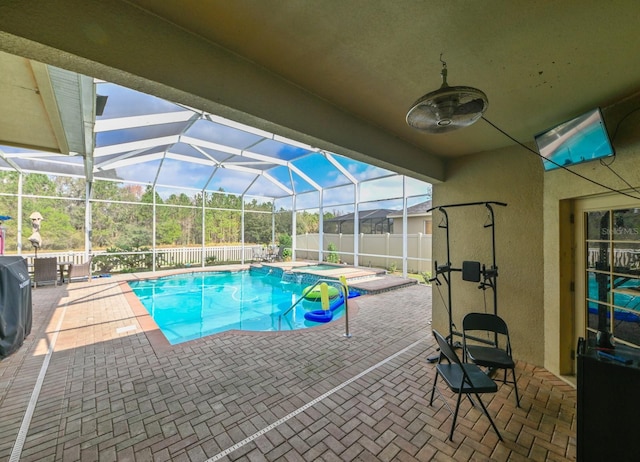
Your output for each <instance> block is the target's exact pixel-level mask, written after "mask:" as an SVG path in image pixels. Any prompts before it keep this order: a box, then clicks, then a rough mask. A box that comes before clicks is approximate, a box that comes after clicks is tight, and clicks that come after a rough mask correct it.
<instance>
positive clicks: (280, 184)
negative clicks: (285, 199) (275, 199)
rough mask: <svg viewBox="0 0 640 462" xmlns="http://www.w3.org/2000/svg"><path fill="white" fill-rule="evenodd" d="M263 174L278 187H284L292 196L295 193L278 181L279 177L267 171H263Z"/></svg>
mask: <svg viewBox="0 0 640 462" xmlns="http://www.w3.org/2000/svg"><path fill="white" fill-rule="evenodd" d="M262 176H263V177H265V178H266V179H267V180H269V181H270V182H271V183H273V184H274V185H276V186H277V187H278V188H280V189H282V190H283V191H284V192H286V193H287V194H289V195H290V196H291V195H293V191H292V190H291V189H289V188H287V187H286V186H285V185H284V184H282V183H281V182H280V181H278V180H277V179H275V178H274V177H272V176H271V175H269V174H268V173H267V172H263V173H262Z"/></svg>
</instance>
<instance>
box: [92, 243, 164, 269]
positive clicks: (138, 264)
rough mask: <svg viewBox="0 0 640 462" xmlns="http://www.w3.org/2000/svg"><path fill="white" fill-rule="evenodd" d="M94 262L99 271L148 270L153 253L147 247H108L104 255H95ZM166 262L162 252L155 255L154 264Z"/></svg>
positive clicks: (158, 264)
mask: <svg viewBox="0 0 640 462" xmlns="http://www.w3.org/2000/svg"><path fill="white" fill-rule="evenodd" d="M93 261H94V264H95V265H96V267H97V268H98V271H100V272H101V273H110V272H112V271H114V270H119V271H120V272H122V273H132V272H136V271H150V270H151V269H152V268H153V253H152V252H151V249H149V248H148V247H130V246H124V247H110V248H108V249H107V253H106V254H104V255H96V256H95V257H94V259H93ZM164 264H166V260H165V259H164V257H163V255H162V254H157V255H156V266H158V267H161V266H163V265H164Z"/></svg>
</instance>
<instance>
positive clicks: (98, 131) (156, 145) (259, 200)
mask: <svg viewBox="0 0 640 462" xmlns="http://www.w3.org/2000/svg"><path fill="white" fill-rule="evenodd" d="M45 67H46V71H47V74H48V77H49V82H50V85H51V97H50V101H49V102H48V103H47V104H48V105H49V107H50V106H51V105H52V104H54V105H55V106H56V107H55V110H56V111H57V113H58V114H59V116H60V120H59V124H58V126H59V131H60V130H62V131H64V135H65V137H66V138H65V139H66V141H67V146H68V153H53V152H45V151H42V150H34V149H32V148H29V146H28V143H25V142H16V143H13V145H12V146H8V145H5V146H0V178H1V179H2V181H1V182H0V215H5V216H10V217H11V219H7V220H5V221H4V223H3V227H4V228H5V238H4V245H5V254H19V255H23V256H25V257H26V258H28V259H30V258H32V257H33V256H34V254H35V251H36V250H37V251H38V255H39V256H40V255H42V254H55V255H57V256H59V258H60V256H63V258H67V259H72V260H80V261H84V260H86V258H88V256H89V255H94V256H95V257H96V260H95V261H96V265H97V267H96V270H98V271H103V272H108V271H117V270H134V269H135V270H138V269H148V270H154V271H155V270H157V269H161V268H169V267H180V266H192V267H198V266H205V265H212V264H220V263H227V262H241V263H245V262H248V261H252V260H255V259H262V258H264V256H265V255H269V254H272V255H274V256H275V254H274V252H278V255H277V256H278V257H280V258H291V259H292V260H296V259H305V260H314V261H332V262H342V263H348V264H353V265H356V266H378V267H387V268H389V267H391V268H397V269H398V270H402V271H403V272H404V273H405V274H406V273H407V271H409V272H420V271H428V270H429V269H430V267H431V262H430V251H431V241H430V238H431V236H430V231H429V234H427V233H425V232H424V230H423V229H424V227H420V226H418V228H416V229H422V230H423V231H415V230H414V231H412V227H411V226H409V222H410V221H411V220H412V219H414V218H415V217H414V218H412V217H411V216H409V214H408V213H407V209H408V208H410V207H412V206H415V205H416V204H421V203H425V202H426V201H429V200H430V199H431V187H430V185H429V184H427V183H424V182H422V181H419V180H416V179H413V178H409V177H406V176H403V175H399V174H397V173H395V172H392V171H389V170H385V169H382V168H379V167H375V166H372V165H368V164H365V163H363V162H359V161H355V160H351V159H349V158H347V157H344V156H340V155H337V154H334V153H331V152H327V151H325V150H321V149H316V148H314V147H312V146H308V145H305V144H302V143H299V142H296V141H294V140H290V139H286V138H283V137H280V136H278V135H274V134H272V133H269V132H266V131H263V130H259V129H255V128H252V127H249V126H246V125H242V124H238V123H235V122H233V121H230V120H226V119H224V118H222V117H219V116H216V115H214V114H209V113H206V112H203V111H200V110H198V109H196V108H192V107H187V106H185V105H181V104H177V103H172V102H169V101H165V100H162V99H160V98H157V97H154V96H151V95H148V94H144V93H141V92H138V91H134V90H131V89H128V88H124V87H121V86H118V85H115V84H112V83H108V82H104V81H98V80H94V79H92V78H89V77H85V76H79V75H77V74H74V73H71V72H68V71H64V70H61V69H57V68H53V67H51V66H45ZM36 84H38V82H36ZM34 91H40V89H38V88H34ZM40 94H42V92H41V91H40ZM45 97H46V96H42V98H45ZM52 112H53V111H52ZM52 125H53V130H54V131H55V124H53V123H52ZM34 144H35V143H34ZM375 210H385V211H388V212H389V214H391V215H393V216H394V217H395V218H388V219H385V220H386V222H388V223H392V222H393V220H395V221H396V224H394V225H393V226H391V225H387V227H386V228H385V232H384V233H378V235H377V236H373V235H371V234H370V233H369V232H368V231H366V229H360V223H361V221H360V219H359V217H360V216H361V215H362V216H368V215H370V214H371V212H372V211H375ZM35 211H37V212H39V213H40V214H42V216H43V217H44V219H43V221H42V225H41V231H40V232H41V235H42V240H43V242H42V246H41V248H39V249H35V248H33V246H32V245H31V243H30V242H29V240H28V237H29V234H30V225H31V223H30V220H29V216H30V215H31V213H33V212H35ZM336 217H343V218H342V219H341V220H344V217H347V218H346V219H347V220H348V221H349V223H347V224H344V223H343V225H344V226H343V229H344V230H348V234H347V233H341V232H337V231H336V232H335V233H326V232H324V230H325V229H327V227H325V226H324V222H325V220H334V219H335V218H336ZM398 217H401V218H398ZM417 219H418V220H424V217H422V216H421V217H418V218H417ZM398 221H400V223H398ZM414 228H415V227H414ZM428 229H429V230H430V226H429V228H428ZM278 248H279V251H278V250H277V249H278ZM97 257H102V258H101V259H100V258H97Z"/></svg>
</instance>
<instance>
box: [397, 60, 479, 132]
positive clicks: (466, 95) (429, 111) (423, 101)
mask: <svg viewBox="0 0 640 462" xmlns="http://www.w3.org/2000/svg"><path fill="white" fill-rule="evenodd" d="M440 62H441V63H442V71H441V72H440V75H441V76H442V86H441V87H440V88H439V89H437V90H435V91H432V92H430V93H427V94H426V95H424V96H423V97H422V98H420V99H418V101H416V102H415V103H413V105H412V106H411V108H410V109H409V112H407V123H408V124H409V125H410V126H411V127H413V128H415V129H418V130H422V131H425V132H428V133H446V132H450V131H452V130H457V129H458V128H463V127H468V126H469V125H471V124H473V123H474V122H475V121H476V120H478V119H479V118H480V117H481V116H482V114H483V113H484V111H486V110H487V106H488V105H489V101H488V100H487V95H485V94H484V93H483V92H482V91H480V90H478V89H477V88H472V87H450V86H449V84H447V63H446V62H444V61H443V60H442V55H440Z"/></svg>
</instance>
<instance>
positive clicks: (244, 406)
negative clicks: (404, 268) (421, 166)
mask: <svg viewBox="0 0 640 462" xmlns="http://www.w3.org/2000/svg"><path fill="white" fill-rule="evenodd" d="M129 277H136V275H128V276H114V277H112V278H101V279H94V280H93V281H91V282H77V283H72V284H65V285H63V286H58V287H53V286H51V287H42V288H38V289H35V290H34V291H33V313H34V325H33V330H32V333H31V335H30V336H29V337H28V338H27V339H26V341H25V343H24V345H23V346H22V348H21V349H20V350H19V351H18V352H16V353H15V354H13V355H11V356H10V357H8V358H5V359H4V360H2V361H1V362H0V412H1V415H2V416H3V418H2V419H1V420H0V430H1V431H0V459H1V460H8V459H9V458H10V457H11V456H12V454H13V457H14V458H15V459H12V460H18V459H17V458H16V457H17V456H18V455H20V459H19V460H23V461H30V460H65V461H67V460H69V461H75V460H82V461H91V460H101V461H102V460H113V461H124V460H142V461H146V460H156V461H162V460H172V461H180V460H185V461H186V460H189V461H207V460H211V461H213V460H242V461H260V460H308V461H311V460H326V461H331V460H336V461H349V460H407V461H408V460H418V461H427V460H456V461H459V460H496V461H506V460H509V461H514V460H515V461H517V460H522V461H524V460H554V461H562V460H575V426H576V423H575V400H576V392H575V389H574V388H573V387H572V386H570V385H568V384H567V383H565V382H564V381H562V380H561V379H559V378H557V377H556V376H554V375H552V374H551V373H549V372H548V371H546V370H544V369H542V368H539V367H534V366H532V365H530V364H526V363H522V362H519V363H518V364H517V373H518V384H519V388H520V390H521V406H522V407H521V408H520V409H518V408H516V407H515V405H514V401H515V400H514V398H513V390H512V388H511V387H510V386H508V385H501V386H500V389H499V391H498V393H497V394H495V395H491V396H486V398H487V399H485V402H486V403H487V404H488V408H489V412H491V413H492V415H493V416H495V420H496V424H497V426H498V428H499V430H500V431H501V433H502V435H503V437H504V440H505V441H504V442H503V443H500V442H499V441H498V439H497V436H496V434H495V433H494V432H493V430H492V429H491V428H490V427H489V424H488V422H487V419H486V418H485V417H484V416H482V414H481V412H480V411H478V410H477V409H475V408H473V407H471V406H470V404H469V402H468V400H465V402H464V403H463V406H462V410H461V414H460V416H459V420H458V426H457V428H456V432H455V434H454V442H453V443H452V442H449V441H448V440H447V437H448V431H449V428H450V425H451V417H450V415H449V412H448V411H447V409H446V407H444V405H443V402H442V400H436V402H435V403H434V405H433V406H429V402H428V399H429V396H428V393H429V391H430V387H431V384H432V381H433V378H434V373H435V371H434V366H433V365H432V364H429V363H428V362H427V361H426V358H427V357H428V356H430V355H432V354H433V353H434V352H435V346H434V340H433V339H432V337H431V334H430V318H431V288H429V287H426V286H424V285H413V286H411V287H407V288H402V289H398V290H396V291H393V292H386V293H382V294H378V295H369V296H362V297H359V298H358V299H354V300H355V302H354V304H353V316H351V319H350V331H351V334H352V337H351V338H346V337H345V336H344V322H341V320H339V321H336V322H334V323H330V324H328V325H325V326H321V327H319V328H314V329H307V330H304V331H298V332H286V333H234V334H220V335H216V336H211V337H208V338H205V339H200V340H196V341H192V342H188V343H184V344H180V345H176V346H168V345H165V347H159V346H158V345H157V342H154V341H153V339H154V338H155V337H157V335H158V333H157V331H153V326H152V325H151V326H150V325H149V324H148V323H147V322H145V321H144V319H143V318H144V316H139V315H137V314H136V311H135V310H133V309H132V308H131V306H130V304H129V303H128V302H127V298H126V296H125V295H124V294H123V290H122V286H121V281H122V280H124V279H126V278H129ZM356 305H357V306H356ZM145 329H146V330H147V331H146V332H145ZM515 348H516V350H517V344H516V345H515ZM40 385H41V388H40V392H39V394H37V395H36V394H33V392H34V389H35V390H36V391H37V389H38V387H39V386H40ZM25 415H26V416H27V417H26V418H25ZM20 448H21V451H20V450H19V449H20ZM12 451H13V453H12Z"/></svg>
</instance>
